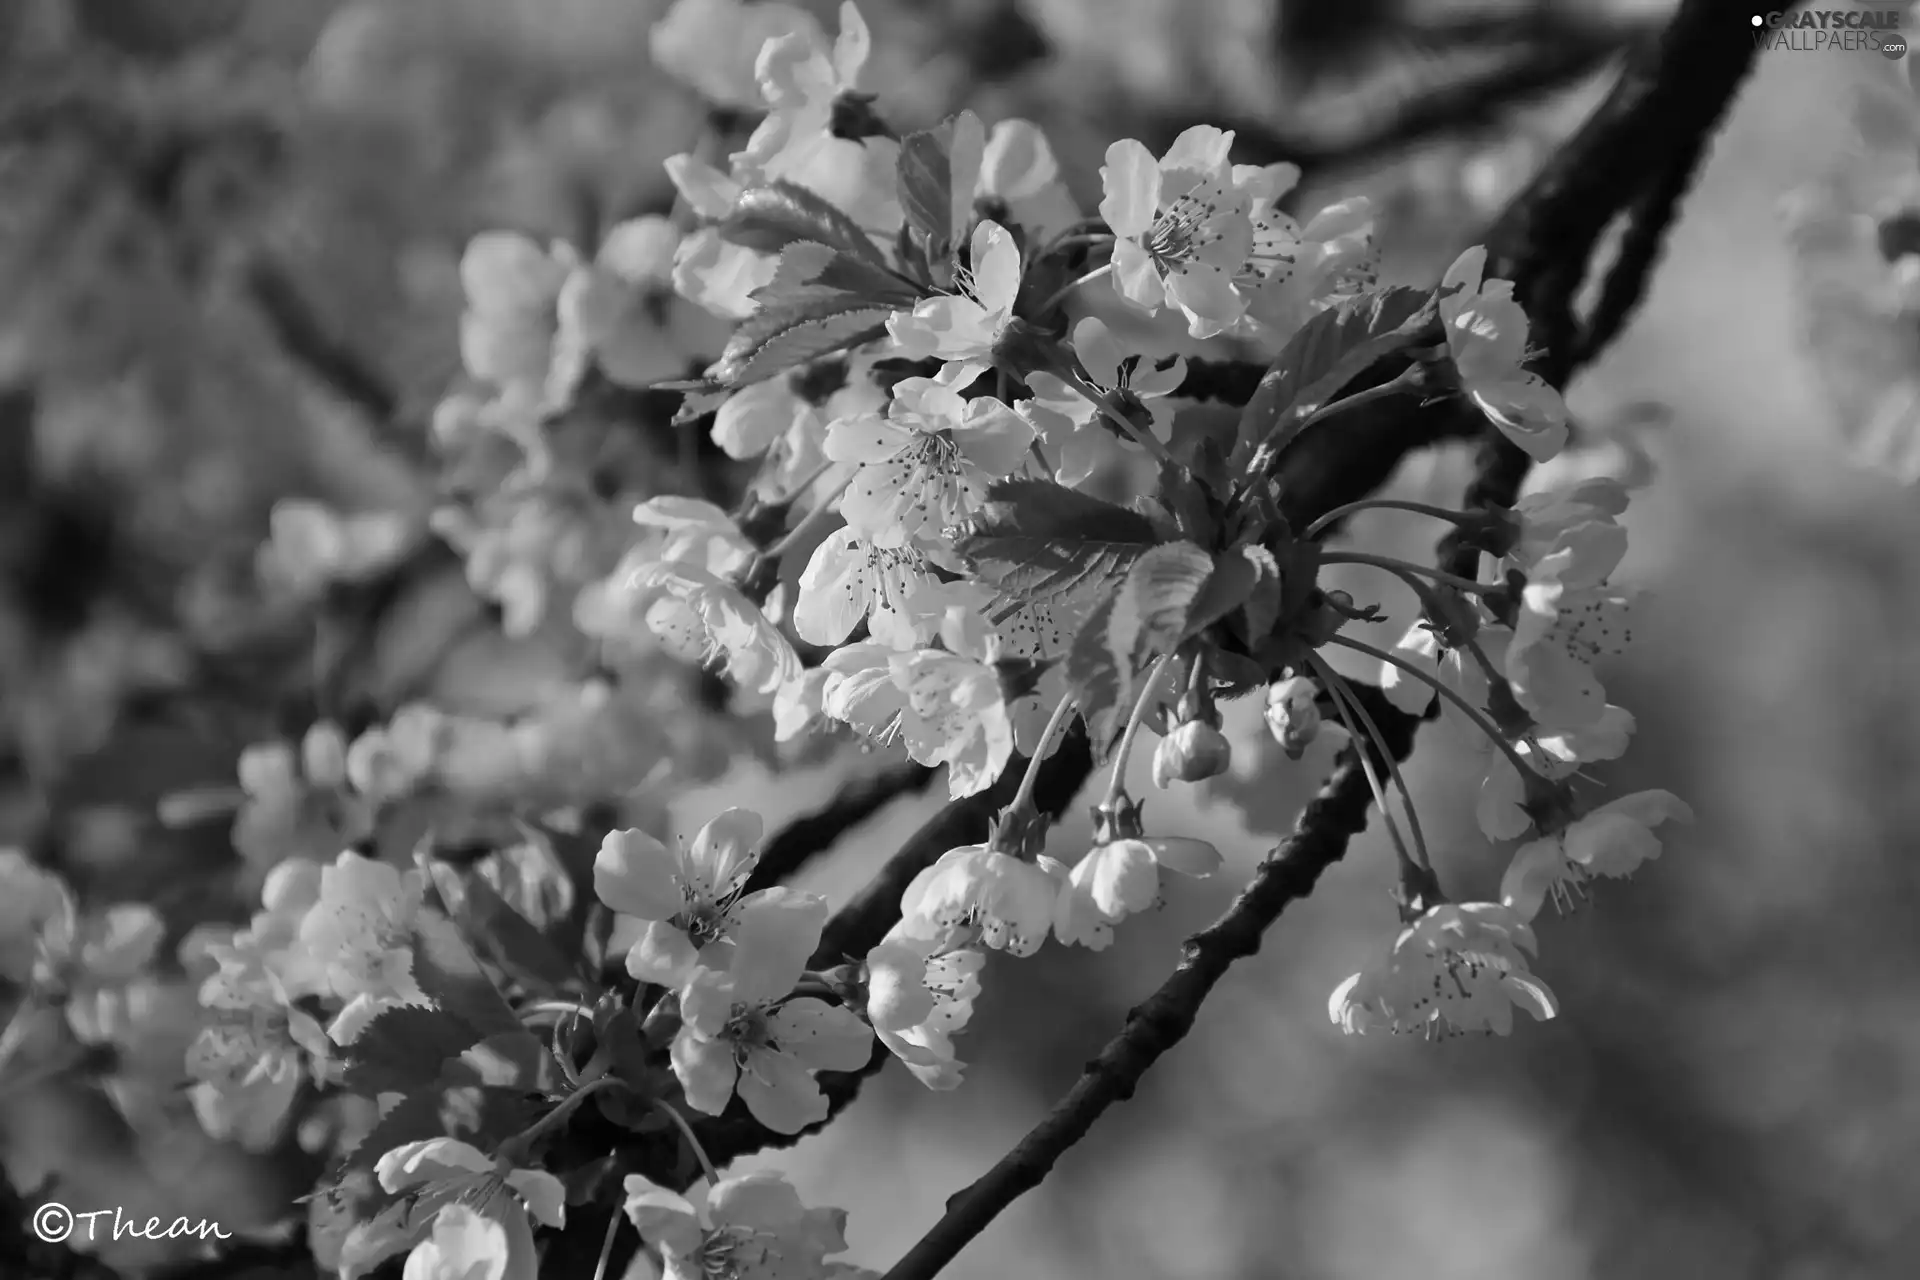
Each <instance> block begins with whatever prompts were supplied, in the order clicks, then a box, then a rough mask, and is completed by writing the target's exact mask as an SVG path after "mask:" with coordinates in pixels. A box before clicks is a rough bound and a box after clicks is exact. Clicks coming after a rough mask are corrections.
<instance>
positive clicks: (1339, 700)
mask: <svg viewBox="0 0 1920 1280" xmlns="http://www.w3.org/2000/svg"><path fill="white" fill-rule="evenodd" d="M1307 660H1308V661H1309V662H1310V663H1311V664H1312V665H1313V667H1314V669H1315V671H1317V672H1318V673H1319V676H1320V681H1321V683H1322V684H1324V685H1326V686H1327V692H1328V693H1329V694H1331V695H1332V696H1333V702H1334V708H1335V710H1337V711H1339V713H1340V718H1341V719H1342V720H1346V719H1347V715H1348V713H1349V712H1351V713H1352V715H1353V716H1354V717H1355V718H1356V719H1358V720H1359V722H1360V727H1361V728H1363V729H1365V730H1366V732H1367V736H1368V737H1369V738H1371V739H1372V740H1373V745H1374V747H1375V748H1376V749H1377V750H1378V751H1379V752H1380V758H1381V759H1382V760H1384V761H1386V762H1387V775H1388V776H1389V777H1390V778H1391V779H1392V780H1393V785H1394V787H1395V788H1397V789H1398V790H1399V792H1400V801H1401V806H1402V807H1403V808H1405V809H1406V811H1407V833H1408V834H1409V835H1411V836H1412V837H1413V851H1414V852H1415V853H1417V854H1418V855H1420V856H1419V860H1418V861H1419V866H1420V869H1421V870H1423V871H1425V872H1427V873H1428V874H1432V872H1433V855H1432V854H1431V853H1430V852H1428V850H1427V837H1426V833H1425V832H1424V831H1422V830H1421V829H1420V813H1419V811H1418V810H1417V809H1415V808H1414V807H1413V792H1412V791H1410V790H1408V789H1407V780H1406V779H1405V778H1404V777H1402V776H1401V774H1400V762H1399V761H1397V760H1395V759H1394V758H1393V752H1391V751H1389V750H1387V739H1386V735H1385V734H1383V733H1381V732H1380V726H1379V725H1378V724H1375V723H1374V719H1373V714H1372V713H1371V712H1369V711H1368V710H1367V704H1366V703H1364V702H1362V701H1360V697H1359V695H1358V694H1356V693H1354V691H1353V689H1352V687H1351V686H1349V685H1348V684H1347V681H1346V677H1344V676H1342V675H1341V674H1340V673H1339V672H1338V671H1335V670H1334V669H1333V664H1332V663H1330V662H1328V661H1327V660H1326V659H1325V658H1322V657H1321V656H1320V655H1319V654H1317V653H1313V654H1308V655H1307ZM1343 704H1344V705H1343ZM1353 731H1354V729H1353V724H1352V722H1351V721H1349V722H1348V723H1347V732H1348V733H1352V732H1353Z"/></svg>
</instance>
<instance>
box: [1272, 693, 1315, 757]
mask: <svg viewBox="0 0 1920 1280" xmlns="http://www.w3.org/2000/svg"><path fill="white" fill-rule="evenodd" d="M1319 696H1320V689H1319V686H1317V685H1315V684H1314V682H1313V681H1312V680H1310V679H1308V678H1307V677H1306V676H1289V677H1288V678H1287V679H1285V680H1280V681H1276V682H1275V683H1273V684H1271V685H1268V686H1267V728H1268V730H1270V731H1271V732H1272V734H1273V740H1274V741H1275V742H1277V743H1279V744H1280V749H1281V750H1282V751H1284V752H1286V753H1287V759H1289V760H1298V759H1299V758H1300V757H1301V756H1303V755H1305V754H1306V752H1307V748H1308V747H1309V746H1311V745H1313V740H1314V739H1315V738H1317V737H1319V736H1320V703H1319V701H1318V699H1319Z"/></svg>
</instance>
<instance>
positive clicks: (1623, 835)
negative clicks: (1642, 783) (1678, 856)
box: [1500, 791, 1693, 920]
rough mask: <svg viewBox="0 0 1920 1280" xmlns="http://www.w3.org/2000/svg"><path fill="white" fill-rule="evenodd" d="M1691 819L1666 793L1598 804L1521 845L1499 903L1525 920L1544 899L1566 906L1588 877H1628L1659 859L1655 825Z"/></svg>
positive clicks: (1640, 794)
mask: <svg viewBox="0 0 1920 1280" xmlns="http://www.w3.org/2000/svg"><path fill="white" fill-rule="evenodd" d="M1692 821H1693V810H1692V809H1691V808H1689V807H1688V806H1687V804H1686V802H1685V801H1683V800H1681V799H1680V798H1679V797H1678V796H1676V795H1674V794H1673V793H1672V792H1670V791H1636V792H1634V793H1633V794H1632V795H1628V796H1622V797H1621V798H1620V799H1618V800H1614V801H1611V802H1609V803H1607V804H1603V805H1600V806H1599V807H1598V808H1595V809H1592V810H1590V811H1588V812H1587V813H1585V814H1583V815H1581V816H1580V817H1578V818H1576V819H1574V820H1573V821H1572V822H1571V823H1569V824H1568V825H1567V826H1566V827H1565V828H1564V829H1562V830H1560V831H1557V832H1553V833H1551V834H1548V835H1544V836H1542V837H1541V838H1540V839H1537V840H1531V841H1529V842H1527V843H1526V844H1524V845H1521V846H1520V848H1519V849H1518V850H1516V851H1515V852H1514V855H1513V861H1512V862H1511V863H1510V864H1509V865H1508V867H1507V873H1506V875H1505V876H1504V877H1503V878H1502V879H1501V881H1500V901H1501V902H1502V903H1504V904H1505V905H1506V906H1507V907H1509V908H1511V909H1512V910H1513V911H1514V912H1515V913H1516V914H1517V915H1519V916H1520V917H1521V918H1522V919H1527V920H1531V919H1532V918H1533V917H1534V916H1536V915H1538V914H1539V911H1540V907H1541V905H1542V904H1543V903H1545V902H1546V900H1547V899H1548V898H1552V899H1553V900H1554V901H1555V902H1557V903H1560V904H1561V905H1562V906H1563V907H1564V906H1567V905H1570V904H1571V903H1572V902H1573V901H1574V899H1575V895H1577V894H1578V893H1579V892H1580V891H1581V889H1582V887H1583V886H1584V885H1585V884H1586V883H1587V882H1588V881H1589V880H1592V879H1594V878H1595V877H1598V876H1613V877H1615V878H1619V877H1624V876H1629V875H1632V874H1633V872H1634V871H1635V870H1637V869H1638V868H1639V866H1640V864H1641V863H1643V862H1646V861H1647V860H1648V859H1650V858H1657V857H1659V856H1660V849H1661V845H1660V838H1659V837H1658V836H1656V835H1654V833H1653V832H1654V828H1655V827H1658V826H1659V825H1660V824H1662V823H1664V822H1692Z"/></svg>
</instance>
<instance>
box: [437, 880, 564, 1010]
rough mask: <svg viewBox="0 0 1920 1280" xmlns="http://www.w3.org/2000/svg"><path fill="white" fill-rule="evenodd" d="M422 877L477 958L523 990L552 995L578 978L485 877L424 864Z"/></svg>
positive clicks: (555, 949)
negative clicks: (429, 880) (426, 878)
mask: <svg viewBox="0 0 1920 1280" xmlns="http://www.w3.org/2000/svg"><path fill="white" fill-rule="evenodd" d="M426 868H427V874H428V875H430V876H431V877H432V878H433V886H434V888H435V889H436V890H438V891H439V894H440V900H441V901H442V902H444V903H446V905H447V911H448V913H449V914H450V915H452V916H453V918H454V919H455V920H456V921H458V922H459V924H460V928H461V932H462V933H463V934H464V936H465V937H466V939H467V940H468V942H470V943H471V944H472V945H473V946H475V947H477V948H478V949H479V950H480V952H481V954H482V955H484V956H485V957H486V958H487V959H489V960H491V961H493V963H495V964H497V965H499V966H500V968H502V969H503V970H505V971H506V972H507V974H508V975H510V976H511V977H513V978H516V979H518V980H519V981H521V982H523V983H525V984H527V985H528V986H531V987H535V988H539V989H543V990H548V991H555V990H559V989H562V988H564V987H567V986H568V985H570V984H572V983H573V982H574V981H575V980H576V978H578V976H579V975H578V974H576V973H575V971H574V967H573V966H572V965H571V964H569V963H568V962H567V958H566V957H565V956H563V955H561V954H560V952H559V950H558V949H557V948H555V947H554V945H553V943H551V942H549V941H548V940H547V938H546V935H544V934H542V933H541V932H540V930H538V929H536V928H535V927H534V926H533V923H532V921H530V920H528V919H527V918H526V917H525V916H523V915H521V914H520V913H519V912H518V911H515V910H514V909H513V908H512V907H511V906H509V905H508V904H507V901H506V899H504V898H502V897H501V896H500V893H499V891H498V890H496V889H495V888H494V887H493V886H492V885H491V884H489V883H488V882H487V879H486V877H484V876H482V875H479V874H477V873H474V872H466V873H463V872H461V871H460V870H459V869H457V868H455V867H453V866H452V865H450V864H448V863H446V862H441V861H438V860H433V859H429V860H427V863H426Z"/></svg>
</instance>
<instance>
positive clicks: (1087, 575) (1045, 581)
mask: <svg viewBox="0 0 1920 1280" xmlns="http://www.w3.org/2000/svg"><path fill="white" fill-rule="evenodd" d="M1161 541H1162V538H1161V534H1160V531H1159V530H1157V529H1156V528H1155V527H1154V524H1153V521H1151V520H1149V519H1148V518H1147V517H1146V516H1144V515H1142V514H1140V513H1139V512H1137V511H1129V510H1128V509H1127V508H1125V507H1120V506H1115V505H1114V504H1113V503H1111V502H1102V501H1101V500H1100V499H1098V498H1095V497H1091V496H1089V495H1087V494H1084V493H1081V492H1079V491H1077V490H1074V489H1069V488H1066V487H1065V486H1064V485H1057V484H1053V483H1051V482H1050V481H1046V480H1008V481H1003V482H1002V483H1000V484H996V485H994V486H993V487H992V488H991V489H989V490H988V491H987V501H986V503H985V504H984V505H983V506H982V507H981V508H980V510H979V511H978V512H977V513H976V514H975V515H974V518H973V520H972V521H971V522H970V524H969V526H968V532H967V533H966V534H965V535H964V536H963V537H962V538H961V539H960V540H959V542H958V543H957V544H956V549H957V550H958V551H959V553H960V554H961V555H962V556H964V557H965V558H966V559H967V561H968V562H969V563H970V564H972V566H973V567H974V570H975V572H976V573H977V574H978V575H979V577H980V578H981V579H982V580H983V581H985V582H988V583H991V584H992V585H994V586H996V587H998V588H999V589H1000V591H1001V592H1002V593H1003V594H1005V595H1007V596H1008V597H1010V598H1011V599H1012V600H1013V601H1014V602H1016V603H1017V604H1031V603H1039V602H1045V601H1049V600H1056V599H1059V598H1060V597H1061V596H1064V595H1067V594H1069V593H1070V592H1073V591H1075V590H1078V589H1080V588H1082V587H1086V586H1088V585H1090V584H1092V583H1096V582H1100V581H1103V580H1105V579H1108V578H1113V577H1118V576H1119V575H1120V574H1122V573H1124V572H1126V570H1127V568H1128V567H1129V566H1130V565H1131V564H1132V563H1133V562H1134V560H1135V559H1137V558H1138V557H1139V555H1140V554H1141V553H1142V552H1143V551H1145V550H1147V549H1148V548H1149V547H1152V546H1156V545H1158V544H1159V543H1160V542H1161Z"/></svg>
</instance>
